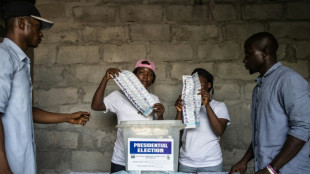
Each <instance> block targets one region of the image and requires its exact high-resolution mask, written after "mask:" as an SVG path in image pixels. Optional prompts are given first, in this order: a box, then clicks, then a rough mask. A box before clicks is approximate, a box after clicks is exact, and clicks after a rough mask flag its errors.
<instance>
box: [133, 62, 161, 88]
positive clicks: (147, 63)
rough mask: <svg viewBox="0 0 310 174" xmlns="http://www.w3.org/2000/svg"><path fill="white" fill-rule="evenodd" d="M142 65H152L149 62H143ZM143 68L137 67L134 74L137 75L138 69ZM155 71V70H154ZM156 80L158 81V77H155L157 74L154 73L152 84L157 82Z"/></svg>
mask: <svg viewBox="0 0 310 174" xmlns="http://www.w3.org/2000/svg"><path fill="white" fill-rule="evenodd" d="M141 64H146V65H150V63H149V62H148V61H142V62H141ZM139 68H141V67H137V68H135V69H134V70H133V73H134V74H137V71H138V69H139ZM152 71H153V70H152ZM155 79H156V75H155V72H153V81H152V84H153V83H154V82H155Z"/></svg>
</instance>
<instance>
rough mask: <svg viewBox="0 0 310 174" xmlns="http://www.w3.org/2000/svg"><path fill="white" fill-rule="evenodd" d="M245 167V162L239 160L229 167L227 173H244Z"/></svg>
mask: <svg viewBox="0 0 310 174" xmlns="http://www.w3.org/2000/svg"><path fill="white" fill-rule="evenodd" d="M246 169H247V163H246V162H242V161H239V162H238V163H236V164H235V165H233V166H232V167H231V169H230V172H229V174H234V173H235V172H240V174H244V173H245V171H246Z"/></svg>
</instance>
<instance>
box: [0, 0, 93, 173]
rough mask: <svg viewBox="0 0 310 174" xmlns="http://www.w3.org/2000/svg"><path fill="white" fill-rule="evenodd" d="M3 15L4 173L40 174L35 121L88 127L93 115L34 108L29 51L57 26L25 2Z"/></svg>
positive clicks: (0, 151)
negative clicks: (4, 27) (87, 123)
mask: <svg viewBox="0 0 310 174" xmlns="http://www.w3.org/2000/svg"><path fill="white" fill-rule="evenodd" d="M3 14H4V17H5V22H6V27H7V32H6V36H5V38H4V40H3V42H2V43H1V44H0V62H1V63H0V173H1V174H3V173H4V174H11V173H15V174H36V160H35V159H36V153H35V142H34V130H33V121H34V122H37V123H61V122H69V123H72V124H81V125H84V124H85V123H86V122H87V121H88V119H89V117H90V114H89V113H88V112H76V113H72V114H58V113H51V112H46V111H43V110H41V109H38V108H35V107H32V82H31V77H30V59H29V58H28V57H27V55H26V54H25V52H26V50H27V49H28V48H29V47H30V48H36V47H38V45H39V43H40V41H41V38H42V37H43V34H42V32H41V29H43V28H51V27H52V25H53V23H52V22H50V21H48V20H46V19H43V18H41V16H40V13H39V11H38V10H37V9H36V7H35V6H34V5H33V4H31V3H29V2H24V1H11V2H9V3H7V4H6V5H5V6H4V8H3Z"/></svg>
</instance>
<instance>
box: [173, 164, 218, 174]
mask: <svg viewBox="0 0 310 174" xmlns="http://www.w3.org/2000/svg"><path fill="white" fill-rule="evenodd" d="M222 171H223V164H222V163H221V164H219V165H216V166H210V167H188V166H185V165H182V164H181V163H179V172H184V173H196V172H222Z"/></svg>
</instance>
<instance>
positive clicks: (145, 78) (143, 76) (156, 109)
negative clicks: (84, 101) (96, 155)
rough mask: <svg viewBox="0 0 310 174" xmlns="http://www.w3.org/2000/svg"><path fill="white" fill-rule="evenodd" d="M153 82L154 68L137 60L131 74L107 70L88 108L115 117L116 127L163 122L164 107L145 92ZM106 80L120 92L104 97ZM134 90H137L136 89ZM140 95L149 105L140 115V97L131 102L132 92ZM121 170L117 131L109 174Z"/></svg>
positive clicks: (120, 138) (122, 162)
mask: <svg viewBox="0 0 310 174" xmlns="http://www.w3.org/2000/svg"><path fill="white" fill-rule="evenodd" d="M126 73H127V74H126ZM125 75H126V76H127V77H128V79H127V77H126V78H125ZM155 78H156V76H155V65H154V63H153V62H151V61H149V60H139V61H138V62H137V63H136V66H135V69H134V71H133V74H132V73H131V72H129V71H126V70H125V71H124V70H123V71H120V70H119V69H116V68H109V69H108V70H107V71H106V73H105V75H104V77H103V79H102V81H101V83H100V85H99V87H98V88H97V90H96V92H95V94H94V97H93V100H92V105H91V107H92V109H93V110H96V111H104V112H105V113H106V112H107V111H111V112H113V113H115V114H116V115H117V122H118V124H119V123H120V121H123V120H153V119H158V120H163V113H164V111H165V108H164V106H163V105H162V104H160V103H159V99H158V97H157V96H155V95H153V94H150V93H148V92H147V91H146V89H147V88H148V87H150V86H151V85H152V84H153V83H154V81H155ZM110 79H114V80H115V82H117V84H118V85H119V86H120V87H121V89H122V90H116V91H113V92H112V93H110V94H109V95H108V96H106V97H105V96H104V91H105V88H106V85H107V82H108V80H110ZM121 82H122V83H121ZM125 82H127V84H126V83H125ZM128 84H129V85H128ZM143 86H144V87H143ZM137 87H141V88H139V89H138V88H137ZM145 88H146V89H145ZM141 91H144V93H143V94H144V96H143V99H146V98H148V101H151V102H149V103H148V104H150V103H151V106H150V107H149V108H148V109H147V111H146V112H143V111H142V112H141V108H140V106H145V105H146V103H147V102H144V100H141V96H140V99H135V98H136V97H137V96H135V95H137V93H136V92H140V93H141ZM125 94H126V95H125ZM137 108H139V109H140V110H139V109H137ZM142 108H143V107H142ZM150 111H152V112H150ZM146 113H147V114H146ZM149 113H150V114H149ZM148 114H149V115H148ZM121 170H126V167H125V156H124V145H123V136H122V132H121V129H118V130H117V139H116V142H115V145H114V151H113V156H112V162H111V173H114V172H118V171H121Z"/></svg>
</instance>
